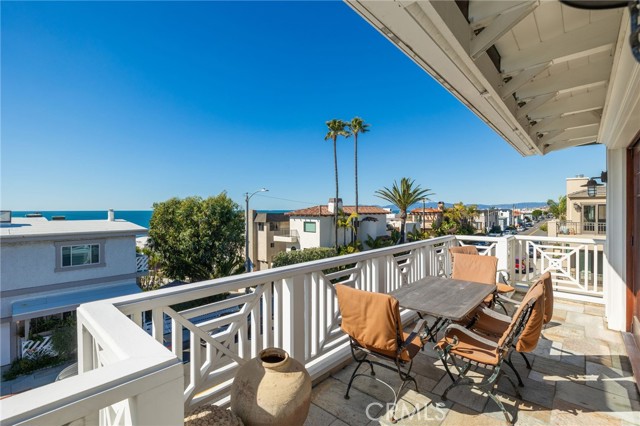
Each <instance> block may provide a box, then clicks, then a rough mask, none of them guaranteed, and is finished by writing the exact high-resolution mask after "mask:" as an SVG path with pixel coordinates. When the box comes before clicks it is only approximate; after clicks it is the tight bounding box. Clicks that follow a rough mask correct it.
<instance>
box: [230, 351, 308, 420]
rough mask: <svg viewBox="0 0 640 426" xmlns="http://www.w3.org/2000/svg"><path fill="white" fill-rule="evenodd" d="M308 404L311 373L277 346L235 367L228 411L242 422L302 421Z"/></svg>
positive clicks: (306, 412)
mask: <svg viewBox="0 0 640 426" xmlns="http://www.w3.org/2000/svg"><path fill="white" fill-rule="evenodd" d="M310 405H311V376H309V373H308V372H307V370H306V369H305V368H304V366H303V365H302V364H301V363H300V362H298V361H296V360H295V359H293V358H290V357H289V354H288V353H287V352H285V351H284V350H282V349H279V348H267V349H265V350H263V351H262V352H260V354H259V355H258V356H257V357H256V358H254V359H252V360H251V361H249V362H247V363H246V364H244V365H243V366H241V367H240V368H239V369H238V372H237V374H236V377H235V379H234V380H233V384H232V385H231V411H233V412H234V413H235V414H236V415H237V416H238V417H240V418H241V419H242V421H243V422H244V424H245V425H246V426H263V425H264V426H267V425H269V426H270V425H292V426H293V425H302V424H303V423H304V421H305V419H306V418H307V414H309V406H310Z"/></svg>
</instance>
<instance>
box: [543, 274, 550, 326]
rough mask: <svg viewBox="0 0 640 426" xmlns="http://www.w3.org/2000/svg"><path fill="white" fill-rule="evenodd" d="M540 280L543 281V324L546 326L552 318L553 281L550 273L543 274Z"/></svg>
mask: <svg viewBox="0 0 640 426" xmlns="http://www.w3.org/2000/svg"><path fill="white" fill-rule="evenodd" d="M540 279H541V280H543V281H544V323H545V324H547V323H549V321H551V317H553V281H552V280H551V273H550V272H545V274H544V275H542V277H541V278H540Z"/></svg>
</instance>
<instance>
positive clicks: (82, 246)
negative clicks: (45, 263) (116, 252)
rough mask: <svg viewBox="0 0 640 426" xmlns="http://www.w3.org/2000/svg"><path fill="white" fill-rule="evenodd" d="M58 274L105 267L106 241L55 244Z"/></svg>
mask: <svg viewBox="0 0 640 426" xmlns="http://www.w3.org/2000/svg"><path fill="white" fill-rule="evenodd" d="M54 245H55V248H56V268H55V270H56V272H59V271H67V270H72V269H77V268H91V267H98V266H105V262H104V241H103V240H100V241H90V242H86V243H85V242H84V241H77V242H76V241H74V242H64V243H62V242H60V243H55V244H54Z"/></svg>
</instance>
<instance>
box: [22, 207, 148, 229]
mask: <svg viewBox="0 0 640 426" xmlns="http://www.w3.org/2000/svg"><path fill="white" fill-rule="evenodd" d="M28 213H42V216H43V217H46V218H47V220H51V217H52V216H64V217H65V219H66V220H107V211H106V210H64V211H53V210H48V211H44V210H38V211H33V210H32V211H12V212H11V215H12V216H13V217H25V216H26V215H27V214H28ZM114 213H115V217H116V219H123V220H126V221H129V222H131V223H135V224H136V225H140V226H144V227H145V228H147V229H148V228H149V221H150V220H151V214H152V213H153V210H115V211H114Z"/></svg>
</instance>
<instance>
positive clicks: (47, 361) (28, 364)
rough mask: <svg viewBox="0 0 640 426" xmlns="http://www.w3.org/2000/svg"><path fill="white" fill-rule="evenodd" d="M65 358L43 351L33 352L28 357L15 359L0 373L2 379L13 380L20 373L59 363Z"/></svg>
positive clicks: (27, 372)
mask: <svg viewBox="0 0 640 426" xmlns="http://www.w3.org/2000/svg"><path fill="white" fill-rule="evenodd" d="M64 361H65V359H63V358H61V357H59V356H53V355H50V354H48V353H46V352H43V351H38V352H35V353H34V354H32V355H31V357H30V358H27V357H24V358H20V359H16V360H15V361H13V362H12V363H11V367H9V369H8V370H7V371H6V372H5V373H4V374H3V375H2V378H3V379H4V380H13V379H15V378H16V377H18V376H20V375H22V374H29V373H32V372H34V371H36V370H40V369H42V368H46V367H52V366H54V365H58V364H61V363H62V362H64Z"/></svg>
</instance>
